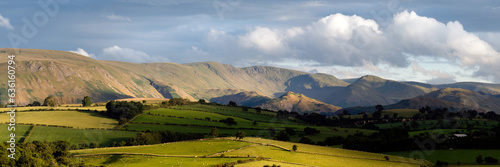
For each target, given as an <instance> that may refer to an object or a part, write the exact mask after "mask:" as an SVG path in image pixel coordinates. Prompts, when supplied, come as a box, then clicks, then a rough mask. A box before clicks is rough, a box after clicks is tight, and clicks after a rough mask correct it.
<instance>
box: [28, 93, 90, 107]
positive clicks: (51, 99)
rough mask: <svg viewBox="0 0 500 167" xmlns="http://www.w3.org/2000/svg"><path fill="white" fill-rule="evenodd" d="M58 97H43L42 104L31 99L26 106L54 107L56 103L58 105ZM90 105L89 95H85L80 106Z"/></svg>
mask: <svg viewBox="0 0 500 167" xmlns="http://www.w3.org/2000/svg"><path fill="white" fill-rule="evenodd" d="M59 100H60V99H57V97H55V96H52V95H50V96H48V97H46V98H45V100H44V101H43V104H41V103H40V102H39V101H36V100H35V101H33V103H31V104H28V105H27V106H51V107H54V106H56V105H59V102H58V101H59ZM91 105H92V100H90V97H89V96H85V97H84V98H83V100H82V106H83V107H87V106H91Z"/></svg>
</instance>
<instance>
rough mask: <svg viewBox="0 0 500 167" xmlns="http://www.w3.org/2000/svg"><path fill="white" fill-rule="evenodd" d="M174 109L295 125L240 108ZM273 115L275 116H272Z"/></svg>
mask: <svg viewBox="0 0 500 167" xmlns="http://www.w3.org/2000/svg"><path fill="white" fill-rule="evenodd" d="M175 108H180V109H193V110H203V111H208V112H214V113H218V114H222V115H230V116H234V117H240V118H244V119H248V120H256V121H261V122H274V123H284V124H296V123H294V122H291V121H290V120H288V119H276V117H274V116H271V115H264V113H263V114H256V112H255V111H251V110H253V109H250V110H249V111H248V112H243V111H242V109H241V108H240V107H228V106H210V105H192V106H179V107H175ZM274 115H275V114H274Z"/></svg>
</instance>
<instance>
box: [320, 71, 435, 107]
mask: <svg viewBox="0 0 500 167" xmlns="http://www.w3.org/2000/svg"><path fill="white" fill-rule="evenodd" d="M430 91H431V89H430V88H425V87H421V86H416V85H411V84H407V83H404V82H397V81H392V80H386V79H383V78H380V77H377V76H372V75H367V76H363V77H361V78H359V79H358V80H356V81H355V82H353V83H352V84H350V85H349V86H347V87H344V88H341V89H339V90H338V91H336V92H334V93H333V94H332V95H331V96H330V97H329V98H328V99H329V100H330V101H326V102H327V103H329V104H335V105H338V106H341V107H351V106H368V105H370V106H371V105H377V104H381V105H387V104H393V103H395V102H398V101H400V100H402V99H406V98H412V97H416V96H419V95H422V94H425V93H428V92H430Z"/></svg>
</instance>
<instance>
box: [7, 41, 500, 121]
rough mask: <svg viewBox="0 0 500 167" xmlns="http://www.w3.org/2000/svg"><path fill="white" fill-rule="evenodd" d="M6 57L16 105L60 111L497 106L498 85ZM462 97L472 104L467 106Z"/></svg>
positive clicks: (28, 53) (38, 55)
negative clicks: (11, 64)
mask: <svg viewBox="0 0 500 167" xmlns="http://www.w3.org/2000/svg"><path fill="white" fill-rule="evenodd" d="M9 54H14V55H16V59H15V60H16V74H17V75H16V77H17V82H18V83H19V84H18V85H19V86H17V87H16V88H17V89H18V90H17V96H16V97H17V100H18V101H17V103H18V105H27V104H30V103H32V102H33V101H39V102H43V100H44V99H45V98H46V97H47V96H49V95H52V96H55V97H56V99H57V102H58V103H59V104H67V103H80V102H81V99H82V98H83V97H84V96H90V97H91V99H92V101H95V102H102V101H108V100H114V99H126V98H167V99H170V98H186V99H189V100H192V101H195V100H198V99H205V100H209V101H212V102H217V103H221V104H227V102H228V101H229V100H232V101H236V102H237V103H238V104H240V105H245V106H259V105H261V104H264V103H265V102H270V100H271V99H275V98H278V99H276V100H275V101H282V100H283V99H281V100H280V99H279V98H281V97H282V96H283V95H285V94H287V92H295V93H299V94H302V96H303V97H307V98H305V99H307V100H305V101H304V100H302V101H300V103H299V101H295V102H293V103H289V104H286V105H285V104H283V105H282V104H280V105H276V104H274V105H273V104H270V103H269V104H267V105H268V107H270V108H274V109H287V110H292V109H293V107H291V106H297V107H299V108H301V109H295V111H301V112H305V110H309V109H311V110H315V111H323V110H327V111H330V110H333V109H335V108H336V107H332V106H338V107H337V108H339V107H342V108H346V107H353V106H374V105H378V104H381V105H390V104H396V103H398V102H400V101H402V100H407V99H411V98H415V97H419V96H424V95H426V94H428V93H431V92H432V91H436V90H439V89H444V88H461V89H464V90H468V91H470V92H468V93H465V94H463V97H461V98H459V99H461V100H451V99H449V98H446V99H445V98H439V99H442V100H446V101H451V102H454V103H460V104H463V105H467V106H468V105H474V106H476V108H477V107H479V108H481V109H484V110H494V109H496V108H498V107H497V106H499V105H498V103H497V99H498V98H499V97H500V84H486V83H475V82H463V83H454V84H446V85H430V84H425V83H419V82H398V81H394V80H387V79H383V78H380V77H377V76H371V75H367V76H363V77H361V78H354V79H346V80H341V79H338V78H336V77H335V76H332V75H328V74H322V73H316V74H311V73H307V72H302V71H296V70H290V69H284V68H278V67H269V66H252V67H243V68H238V67H234V66H232V65H227V64H221V63H217V62H198V63H188V64H177V63H140V64H138V63H127V62H119V61H103V60H94V59H91V58H88V57H85V56H81V55H78V54H75V53H72V52H65V51H55V50H41V49H5V48H4V49H0V55H2V56H7V55H9ZM6 66H7V62H6V59H4V60H2V61H0V67H4V68H6ZM6 75H7V74H6V73H2V74H0V77H4V78H6V77H7V76H6ZM6 84H7V83H6V80H3V81H1V82H0V85H2V88H0V95H1V96H0V102H1V103H2V104H5V103H6V99H7V96H5V95H6V93H7V90H6ZM453 96H454V95H453ZM468 96H473V98H477V99H475V100H474V99H473V100H467V98H466V97H468ZM424 97H432V95H426V96H424ZM313 99H315V100H313ZM419 101H422V100H419ZM431 101H432V100H431ZM422 102H423V101H422ZM287 103H288V102H287ZM299 104H300V105H299ZM315 104H321V105H323V106H329V105H330V106H329V107H327V108H328V109H325V108H323V109H318V108H322V107H311V106H314V105H315ZM326 104H328V105H326ZM271 106H272V107H271ZM276 106H281V107H284V108H276ZM309 112H311V111H309Z"/></svg>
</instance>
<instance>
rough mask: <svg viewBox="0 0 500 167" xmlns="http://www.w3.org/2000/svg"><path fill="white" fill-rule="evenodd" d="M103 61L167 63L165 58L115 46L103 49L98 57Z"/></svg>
mask: <svg viewBox="0 0 500 167" xmlns="http://www.w3.org/2000/svg"><path fill="white" fill-rule="evenodd" d="M99 58H100V59H103V60H116V61H126V62H132V63H147V62H167V61H169V60H168V59H167V58H165V57H162V56H150V55H149V54H147V53H146V52H143V51H140V50H134V49H130V48H122V47H119V46H117V45H114V46H111V47H108V48H104V49H103V50H102V54H101V55H100V56H99Z"/></svg>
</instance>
